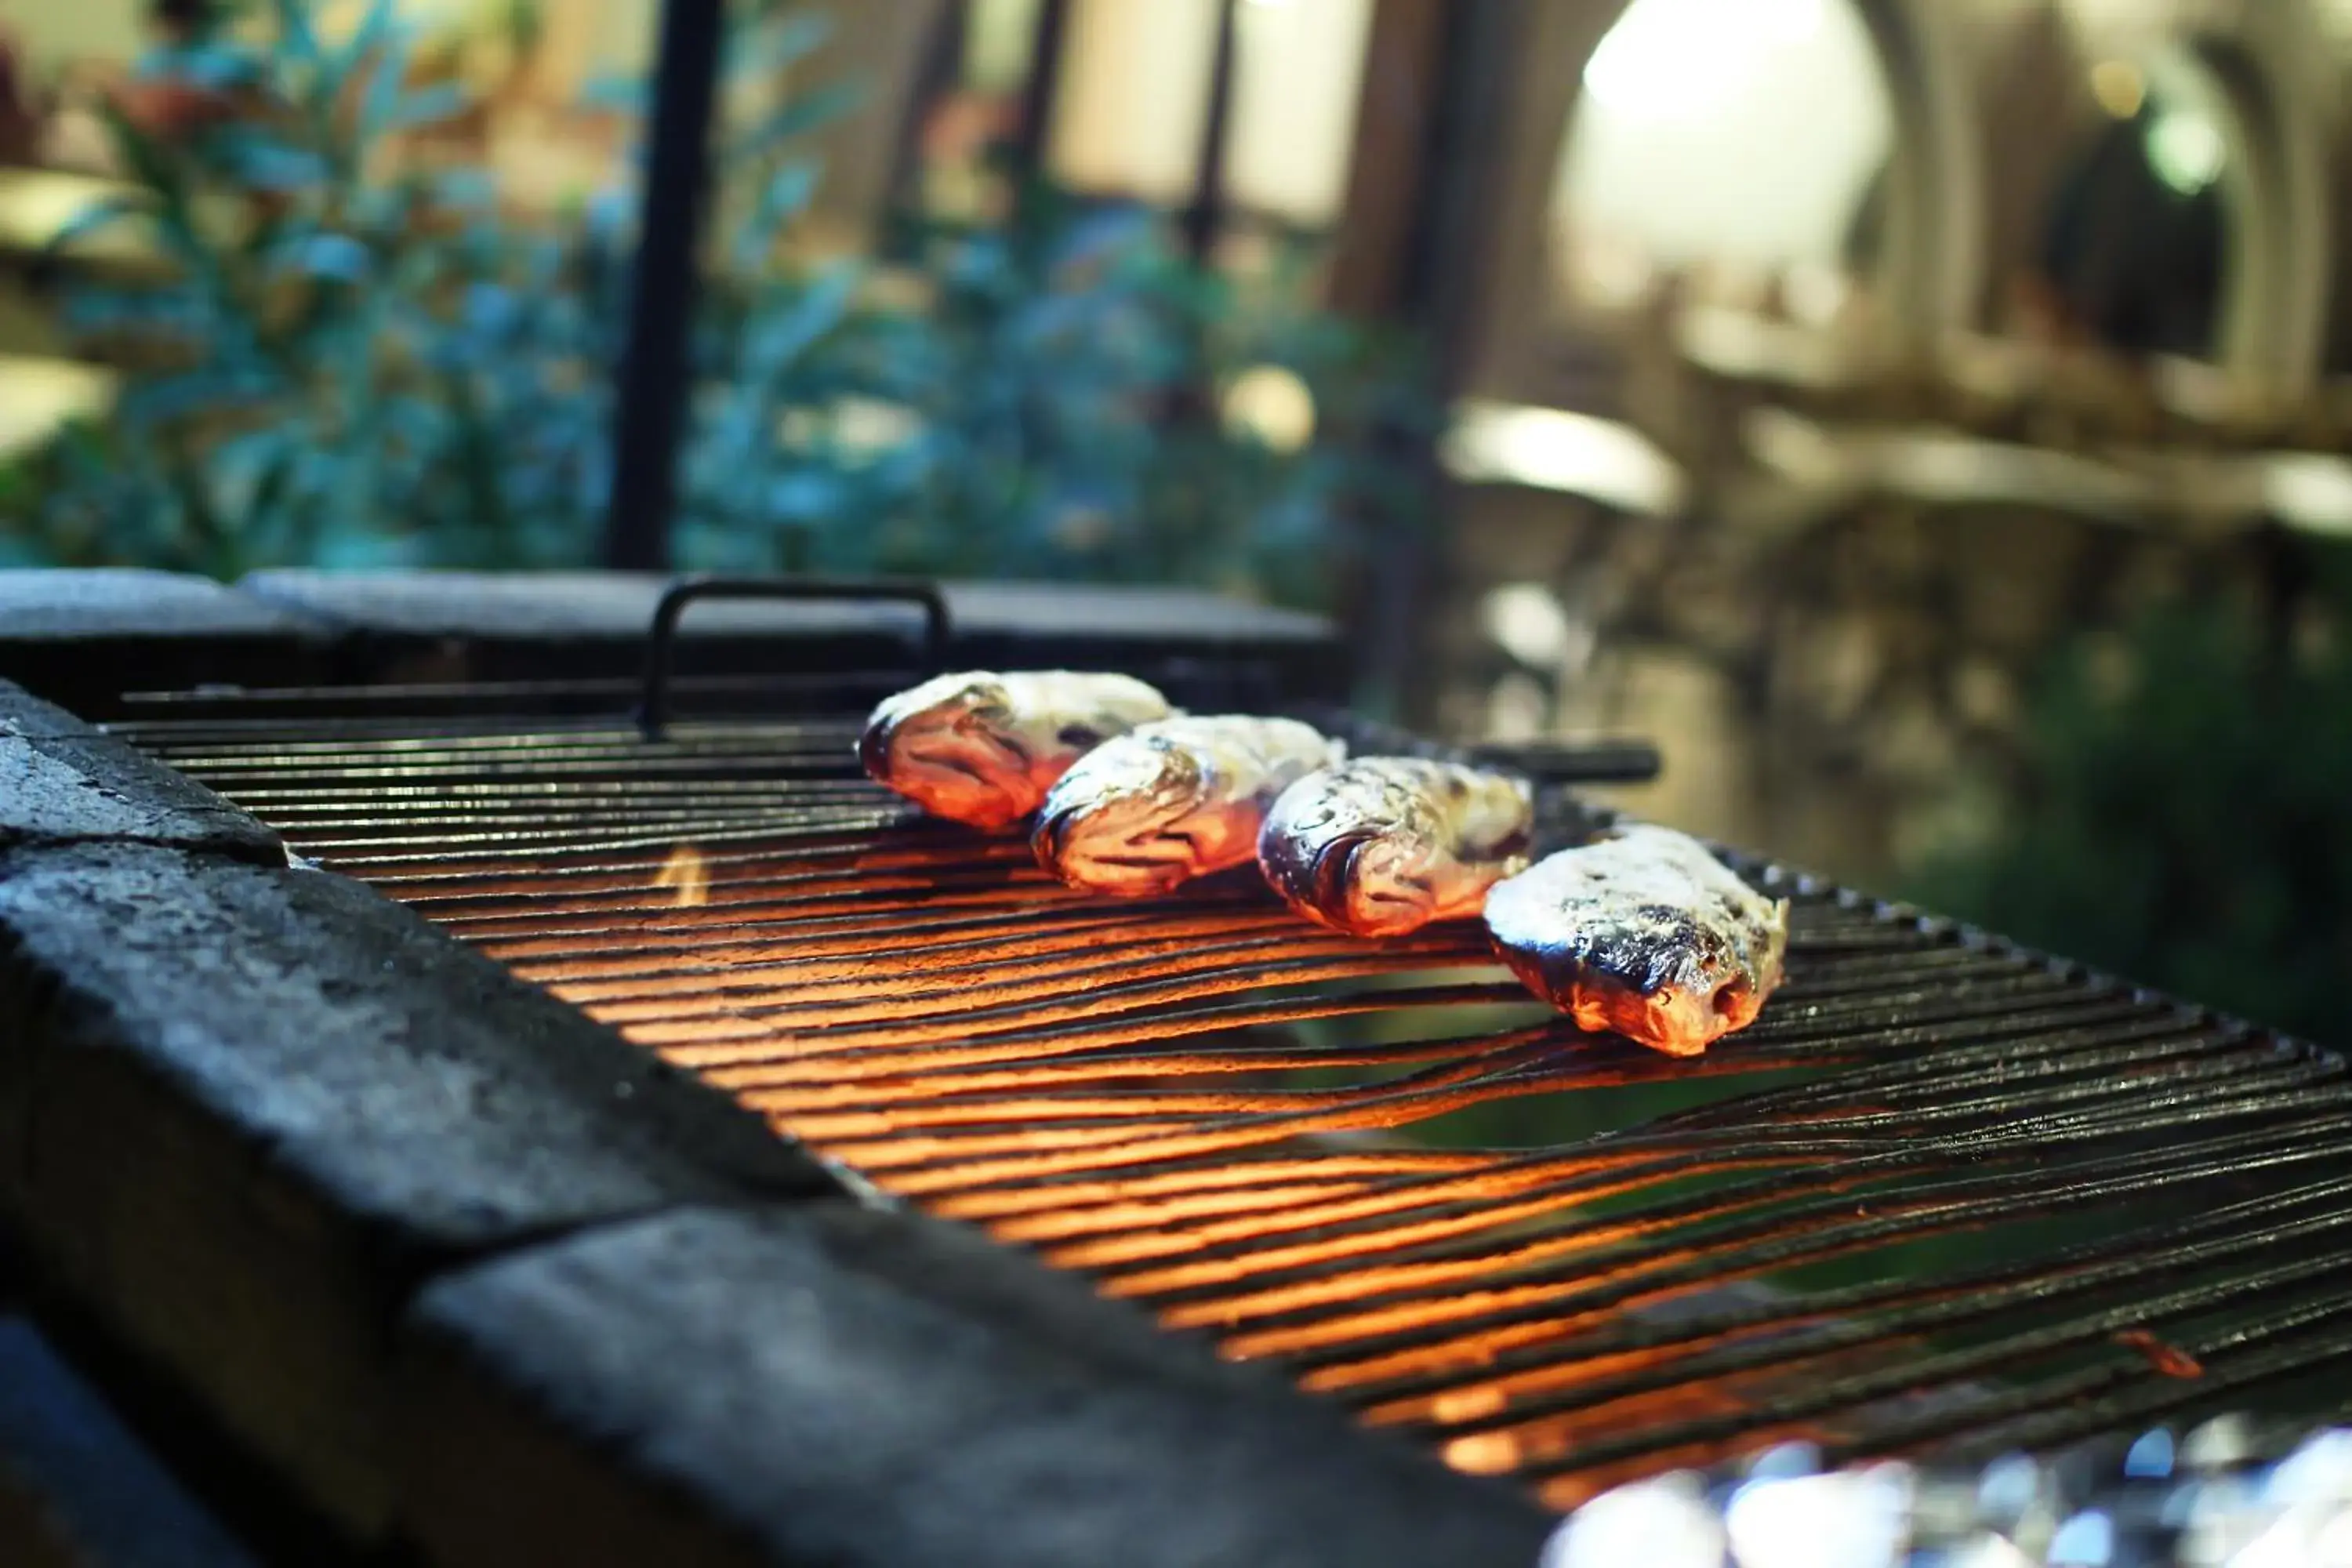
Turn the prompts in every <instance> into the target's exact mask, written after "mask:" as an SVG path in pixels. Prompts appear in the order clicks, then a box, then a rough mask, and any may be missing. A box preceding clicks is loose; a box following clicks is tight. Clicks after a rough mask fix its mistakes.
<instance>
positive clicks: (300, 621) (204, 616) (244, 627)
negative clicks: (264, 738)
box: [0, 569, 334, 718]
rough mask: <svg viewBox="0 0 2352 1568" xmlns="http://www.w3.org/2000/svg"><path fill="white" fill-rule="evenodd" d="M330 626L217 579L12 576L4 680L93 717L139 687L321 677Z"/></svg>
mask: <svg viewBox="0 0 2352 1568" xmlns="http://www.w3.org/2000/svg"><path fill="white" fill-rule="evenodd" d="M333 664H334V650H333V649H332V647H331V644H330V639H329V637H328V635H327V628H325V627H323V626H320V625H319V624H317V623H315V622H313V621H311V620H310V618H309V617H307V616H302V615H301V614H300V613H299V612H298V611H295V610H292V609H289V607H287V606H285V605H272V604H269V603H268V602H266V601H264V600H262V599H258V598H256V597H254V596H252V595H247V594H240V593H238V592H237V591H236V590H235V589H234V588H231V587H228V586H226V584H220V583H215V582H214V581H212V580H211V579H210V578H206V577H190V576H183V575H180V574H174V573H170V572H145V571H136V570H129V569H124V570H111V569H110V570H100V571H5V572H0V678H5V679H9V680H13V681H16V682H17V683H18V684H20V685H23V686H25V687H27V688H29V689H32V690H35V691H37V692H39V693H41V694H42V695H43V696H45V697H49V698H52V699H54V700H58V701H61V702H64V703H66V704H68V706H70V707H71V708H73V709H74V710H76V711H77V712H79V713H82V714H84V715H86V716H90V717H99V718H105V717H111V716H112V715H113V713H114V712H115V711H116V708H117V705H118V700H119V699H120V698H121V696H122V695H123V694H124V693H125V692H129V691H138V690H154V689H169V688H185V687H190V686H197V685H204V684H227V685H261V684H268V685H275V686H301V685H309V684H312V683H315V682H318V681H320V680H324V679H329V678H330V676H331V672H332V669H333Z"/></svg>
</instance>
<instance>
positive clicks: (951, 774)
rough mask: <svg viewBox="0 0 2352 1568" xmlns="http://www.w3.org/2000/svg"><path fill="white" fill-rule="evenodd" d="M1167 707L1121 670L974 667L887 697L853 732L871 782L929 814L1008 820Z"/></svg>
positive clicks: (985, 822) (986, 823) (978, 823)
mask: <svg viewBox="0 0 2352 1568" xmlns="http://www.w3.org/2000/svg"><path fill="white" fill-rule="evenodd" d="M1172 711H1173V710H1171V708H1170V707H1169V706H1168V700H1167V699H1166V698H1164V697H1162V696H1160V693H1159V692H1158V691H1157V690H1155V689H1152V688H1151V687H1150V686H1147V685H1145V684H1144V683H1143V682H1142V681H1140V680H1136V679H1131V678H1130V677H1128V676H1124V675H1086V674H1079V673H1076V672H1074V671H1071V670H1066V669H1041V670H1030V671H1026V672H1022V673H1015V674H1010V675H995V674H992V673H990V672H988V671H986V670H971V671H967V672H965V673H963V674H961V675H942V676H939V677H937V678H935V679H930V680H926V681H924V682H923V683H922V684H921V685H920V686H917V687H913V688H910V689H908V690H905V691H901V692H899V693H898V695H897V696H895V697H890V698H887V699H885V700H883V702H882V703H881V705H880V706H878V707H877V708H876V709H875V710H874V716H873V717H872V718H871V719H869V720H867V721H866V732H865V734H863V735H862V736H860V737H859V739H858V742H857V760H858V761H859V762H860V763H864V764H865V766H866V773H869V774H870V775H872V777H873V779H874V781H875V782H876V783H877V784H883V785H886V786H887V787H888V788H890V789H893V790H896V791H897V792H898V794H900V795H905V796H906V797H907V798H908V800H911V801H913V802H914V803H915V804H916V805H919V806H921V807H922V808H923V809H924V810H926V811H928V812H929V813H931V814H932V815H933V816H945V817H950V818H952V819H953V820H955V821H957V822H965V823H970V824H971V826H974V827H991V828H994V827H1009V826H1012V825H1013V824H1014V823H1016V822H1018V821H1020V820H1021V819H1022V818H1023V817H1024V816H1028V815H1029V814H1030V813H1031V812H1033V811H1034V810H1036V809H1037V806H1038V805H1039V803H1040V802H1042V801H1043V800H1044V799H1045V792H1046V791H1047V790H1049V789H1051V788H1052V787H1053V785H1054V781H1055V780H1056V779H1058V778H1060V777H1061V776H1062V775H1063V774H1064V773H1067V772H1068V771H1069V768H1070V764H1071V763H1075V762H1076V761H1077V760H1078V759H1079V758H1080V757H1082V756H1084V755H1085V754H1086V753H1087V752H1090V751H1092V750H1093V749H1094V748H1095V747H1097V746H1098V745H1100V744H1101V743H1102V742H1105V741H1108V740H1109V739H1110V738H1111V737H1113V736H1115V735H1123V734H1125V733H1127V731H1129V730H1132V729H1134V728H1135V727H1136V726H1137V725H1139V724H1148V723H1150V722H1151V721H1154V720H1158V719H1165V718H1167V717H1168V716H1169V714H1170V713H1171V712H1172Z"/></svg>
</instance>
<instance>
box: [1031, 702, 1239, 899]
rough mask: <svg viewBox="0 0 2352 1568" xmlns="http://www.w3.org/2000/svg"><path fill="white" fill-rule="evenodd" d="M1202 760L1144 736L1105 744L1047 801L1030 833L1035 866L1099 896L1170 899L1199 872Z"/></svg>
mask: <svg viewBox="0 0 2352 1568" xmlns="http://www.w3.org/2000/svg"><path fill="white" fill-rule="evenodd" d="M1202 784H1203V779H1202V767H1201V762H1200V759H1199V758H1198V757H1197V756H1195V755H1194V754H1193V753H1192V752H1191V751H1189V750H1187V749H1186V748H1184V747H1181V746H1162V745H1158V744H1155V743H1153V742H1152V741H1151V740H1150V739H1149V738H1148V737H1145V736H1141V735H1123V736H1120V737H1118V739H1116V740H1112V741H1108V742H1105V743H1104V744H1103V745H1101V746H1099V747H1097V749H1095V750H1094V751H1092V752H1087V754H1086V755H1085V756H1084V757H1082V758H1080V759H1079V760H1078V762H1077V763H1076V766H1074V767H1072V768H1071V769H1070V771H1069V772H1068V773H1064V774H1063V775H1062V777H1061V781H1060V782H1059V783H1057V784H1055V785H1054V787H1053V788H1052V789H1051V790H1050V791H1048V792H1047V794H1046V795H1045V805H1044V806H1043V808H1041V809H1040V810H1039V812H1038V814H1037V823H1036V826H1035V827H1034V829H1032V831H1031V834H1030V839H1029V842H1030V847H1032V848H1033V849H1034V850H1035V851H1036V854H1037V863H1038V864H1039V865H1041V866H1043V867H1045V869H1046V870H1048V871H1050V872H1052V873H1053V874H1054V875H1055V876H1056V877H1058V878H1060V879H1062V880H1063V881H1065V882H1067V883H1069V884H1070V885H1072V886H1073V887H1081V888H1087V889H1091V890H1093V891H1096V892H1105V893H1127V894H1137V895H1139V894H1147V893H1156V892H1164V891H1166V890H1167V889H1170V888H1172V887H1174V886H1176V885H1177V884H1178V883H1180V882H1181V881H1183V880H1184V879H1186V878H1188V877H1190V876H1192V874H1193V873H1194V872H1195V871H1196V870H1197V869H1198V868H1199V864H1200V859H1199V852H1198V851H1199V846H1198V844H1197V842H1196V840H1195V839H1194V837H1192V834H1193V830H1194V828H1195V826H1196V824H1195V822H1194V816H1195V813H1196V810H1197V808H1198V806H1199V805H1200V802H1201V798H1202Z"/></svg>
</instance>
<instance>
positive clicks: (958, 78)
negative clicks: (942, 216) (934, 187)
mask: <svg viewBox="0 0 2352 1568" xmlns="http://www.w3.org/2000/svg"><path fill="white" fill-rule="evenodd" d="M969 5H970V0H941V4H940V5H939V6H938V7H937V8H936V9H934V10H933V11H932V13H931V15H930V24H929V26H927V27H925V28H924V29H923V37H922V42H921V47H919V48H918V49H917V50H916V53H915V69H914V76H913V79H911V80H909V81H908V84H907V103H906V108H905V109H904V110H901V111H900V113H899V115H898V134H897V138H896V140H895V142H894V143H893V145H892V147H891V151H890V185H889V196H888V198H887V199H888V205H890V206H891V207H892V208H894V209H897V210H898V211H902V212H905V211H912V210H914V209H915V208H917V207H919V205H921V196H922V190H923V174H924V169H923V138H924V135H925V133H926V132H928V131H929V129H930V124H931V119H932V117H933V116H934V115H936V114H937V113H938V112H939V109H940V104H942V103H944V102H946V101H947V100H948V99H949V98H950V97H951V96H952V95H953V94H954V93H955V91H956V89H957V88H958V87H959V86H960V85H961V82H962V79H963V59H964V47H965V41H966V38H967V37H968V36H969V34H970V32H971V27H970V25H969V24H970V16H969V15H968V11H967V7H968V6H969Z"/></svg>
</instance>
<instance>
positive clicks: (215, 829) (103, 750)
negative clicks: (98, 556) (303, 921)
mask: <svg viewBox="0 0 2352 1568" xmlns="http://www.w3.org/2000/svg"><path fill="white" fill-rule="evenodd" d="M91 842H98V843H137V844H152V845H156V846H160V847H168V848H174V849H185V850H189V851H191V852H194V853H199V854H208V855H221V856H226V857H227V858H231V859H237V860H247V861H251V862H252V863H254V864H256V865H260V866H283V865H285V864H286V846H285V844H284V843H283V841H281V840H280V839H279V838H278V835H277V834H275V833H273V832H271V831H270V830H269V829H268V828H267V827H265V826H262V825H261V824H260V823H258V822H257V821H255V820H254V819H253V818H252V817H250V816H247V815H246V814H245V813H244V812H242V811H240V810H238V809H237V808H236V806H234V805H230V804H229V803H228V802H227V801H225V800H223V799H222V798H221V797H220V796H218V795H215V794H214V793H213V792H212V791H210V790H208V789H206V788H205V786H204V785H202V784H197V783H195V782H194V780H192V779H188V778H184V777H183V776H181V775H180V774H178V773H173V771H172V770H171V769H169V768H166V767H163V766H162V765H160V764H158V763H154V762H152V761H151V760H149V759H148V758H147V757H146V756H144V755H142V753H141V752H138V751H136V750H134V749H133V748H131V747H130V746H128V745H125V744H124V743H123V742H121V741H118V740H115V739H113V738H112V737H111V736H108V735H103V734H100V732H99V731H96V730H93V729H91V728H90V727H89V725H87V724H85V723H83V722H82V721H80V720H79V719H77V718H75V717H74V716H73V715H72V714H70V713H68V712H67V711H65V710H63V709H61V708H56V707H52V706H51V705H50V704H48V703H47V702H43V701H41V700H39V699H37V698H35V697H33V696H31V695H30V694H28V693H26V691H24V690H22V689H19V688H17V687H15V686H11V685H9V684H7V683H6V682H5V681H0V849H7V848H13V847H17V846H21V845H25V844H75V843H91Z"/></svg>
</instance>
